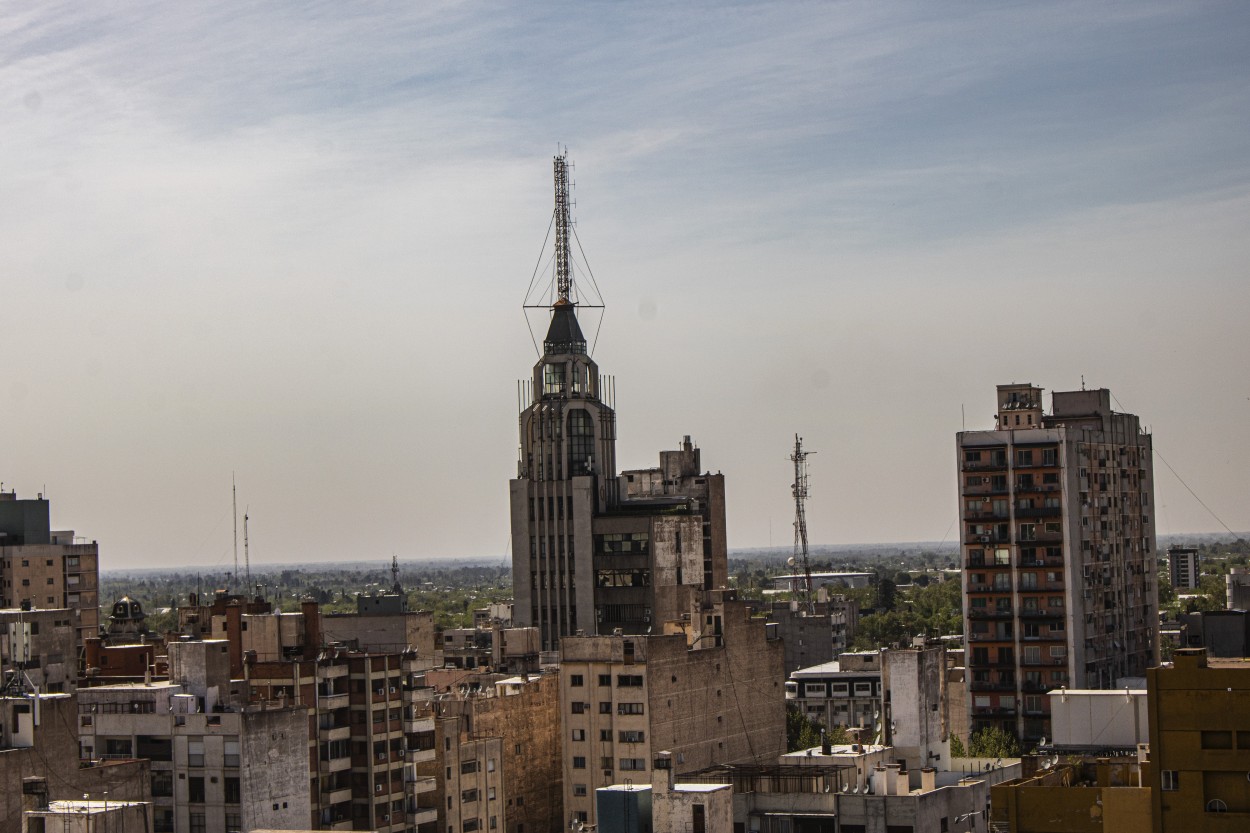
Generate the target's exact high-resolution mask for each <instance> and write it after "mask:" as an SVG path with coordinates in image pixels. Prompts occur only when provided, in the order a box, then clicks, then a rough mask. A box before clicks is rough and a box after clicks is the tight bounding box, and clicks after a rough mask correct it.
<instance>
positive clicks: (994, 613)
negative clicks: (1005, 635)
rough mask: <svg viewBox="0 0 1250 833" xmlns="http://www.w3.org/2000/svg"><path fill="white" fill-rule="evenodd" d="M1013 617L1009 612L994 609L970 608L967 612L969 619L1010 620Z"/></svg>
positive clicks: (1011, 612)
mask: <svg viewBox="0 0 1250 833" xmlns="http://www.w3.org/2000/svg"><path fill="white" fill-rule="evenodd" d="M1013 615H1014V611H1011V610H998V609H996V608H975V607H974V608H971V609H970V610H969V611H968V618H969V619H1010V618H1011V617H1012V616H1013Z"/></svg>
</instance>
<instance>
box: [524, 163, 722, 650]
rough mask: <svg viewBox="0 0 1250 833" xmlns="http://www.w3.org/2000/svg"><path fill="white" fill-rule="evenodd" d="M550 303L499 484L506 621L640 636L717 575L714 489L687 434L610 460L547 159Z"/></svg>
mask: <svg viewBox="0 0 1250 833" xmlns="http://www.w3.org/2000/svg"><path fill="white" fill-rule="evenodd" d="M554 167H555V197H556V199H555V203H556V206H555V219H554V225H555V231H556V234H555V257H554V271H555V274H554V280H553V288H554V293H553V294H554V298H555V300H554V302H553V303H552V304H551V306H550V307H549V313H550V321H549V323H548V327H547V334H546V337H545V338H544V339H543V346H542V354H541V356H540V357H539V359H538V361H537V363H536V364H535V365H534V369H533V373H532V375H531V377H530V379H529V380H527V381H524V382H522V383H521V391H522V401H521V413H520V434H521V436H520V440H521V442H520V454H519V456H518V460H517V476H516V478H515V479H514V480H512V481H511V484H510V506H511V513H512V581H513V593H514V604H515V608H514V620H515V622H516V624H517V626H518V627H525V626H533V627H537V628H539V630H540V632H541V645H542V649H543V650H545V651H552V650H555V649H556V648H557V645H558V643H559V638H560V637H561V636H565V635H570V634H576V633H578V632H581V633H583V634H587V635H593V634H597V633H609V634H610V633H613V632H615V631H618V630H619V631H620V632H622V633H626V634H641V633H647V632H648V631H649V630H650V629H651V627H652V625H653V623H658V622H663V621H665V619H667V618H676V617H679V616H680V615H681V613H682V612H683V611H689V610H690V605H691V594H693V593H696V592H701V591H704V590H711V589H713V588H717V587H722V586H724V585H725V584H726V583H727V580H728V568H727V562H726V551H727V550H726V543H725V486H724V477H723V476H722V475H720V474H709V473H705V472H702V471H701V458H700V452H699V449H698V448H696V447H695V445H694V443H692V442H691V441H690V438H689V437H688V436H687V437H685V438H684V439H683V441H682V444H681V448H679V449H677V450H675V451H665V452H661V454H660V466H659V467H658V468H653V469H642V470H636V471H626V472H621V473H619V474H618V472H617V470H616V412H615V410H614V409H613V401H612V400H613V396H612V391H613V380H612V379H611V378H610V377H604V376H601V375H600V373H599V367H598V365H597V364H595V361H594V360H593V359H592V358H591V357H590V355H589V353H588V351H587V343H586V337H585V335H583V333H582V329H581V325H580V324H579V322H578V308H579V303H578V300H577V297H578V296H577V290H576V286H575V282H574V275H573V263H572V255H571V249H570V238H571V235H572V223H571V221H570V218H569V195H568V167H567V160H566V159H565V157H564V156H557V157H555V162H554Z"/></svg>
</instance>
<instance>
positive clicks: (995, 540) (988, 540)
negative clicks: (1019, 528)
mask: <svg viewBox="0 0 1250 833" xmlns="http://www.w3.org/2000/svg"><path fill="white" fill-rule="evenodd" d="M964 543H965V544H1008V543H1011V536H1010V535H999V534H997V533H993V532H991V533H989V534H984V533H982V534H976V535H974V534H972V533H968V534H966V535H964Z"/></svg>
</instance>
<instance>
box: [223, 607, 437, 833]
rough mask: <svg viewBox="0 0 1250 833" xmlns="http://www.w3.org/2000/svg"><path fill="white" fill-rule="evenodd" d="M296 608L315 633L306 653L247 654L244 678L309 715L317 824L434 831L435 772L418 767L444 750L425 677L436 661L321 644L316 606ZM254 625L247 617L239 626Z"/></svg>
mask: <svg viewBox="0 0 1250 833" xmlns="http://www.w3.org/2000/svg"><path fill="white" fill-rule="evenodd" d="M291 615H292V616H299V617H301V618H302V619H303V622H302V624H301V625H300V626H299V628H300V629H301V630H302V631H303V633H304V639H306V640H308V641H307V642H305V644H304V646H302V647H303V648H304V650H306V651H307V655H306V656H300V655H296V654H295V653H294V648H293V647H292V646H288V649H289V650H288V656H289V658H279V659H272V660H261V659H259V658H255V657H254V656H253V655H252V654H251V653H250V652H248V653H247V654H246V660H247V661H246V663H245V666H244V677H245V682H246V684H247V686H248V691H247V696H248V699H249V700H250V701H251V702H254V703H279V704H289V705H293V706H295V707H297V708H300V709H301V710H302V712H303V714H305V715H306V721H307V724H308V725H307V738H308V740H307V743H306V750H305V753H304V766H305V790H306V792H308V791H309V786H310V785H311V795H310V796H309V808H310V818H311V824H312V825H313V826H320V827H321V828H322V829H329V830H360V829H368V830H376V831H378V833H418V832H419V833H432V831H433V830H435V829H436V827H435V822H436V820H437V808H435V807H433V806H432V805H431V804H430V803H429V802H428V800H427V799H426V797H427V794H429V793H432V792H433V790H434V789H435V780H434V778H433V777H432V776H431V775H429V774H428V773H424V772H422V771H421V767H422V766H423V765H426V764H429V763H431V762H433V761H434V760H435V758H436V757H437V754H436V751H435V746H436V744H435V726H434V702H433V701H434V691H433V689H431V688H430V687H429V686H427V685H426V684H425V680H424V672H425V671H426V670H427V669H429V668H430V667H431V666H432V665H433V660H432V659H430V658H421V657H419V656H418V655H417V653H416V651H415V650H412V651H406V652H403V653H360V652H355V651H350V650H347V649H345V648H341V647H337V646H324V647H322V646H320V639H319V636H318V634H319V633H320V624H319V621H320V614H319V612H318V611H317V609H316V605H315V604H311V603H309V604H306V605H305V606H304V610H303V611H302V612H301V613H300V614H291ZM256 618H258V619H268V618H272V614H270V615H269V616H259V617H256ZM250 623H251V617H246V616H245V617H243V619H242V620H241V622H240V627H241V626H242V625H244V624H249V625H250ZM252 631H253V628H251V627H249V628H248V630H247V631H246V632H248V633H250V632H252ZM243 632H244V631H242V630H240V631H239V633H243ZM313 646H318V647H313ZM304 823H305V824H308V823H310V822H309V819H308V818H306V819H305V821H304Z"/></svg>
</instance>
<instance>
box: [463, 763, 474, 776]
mask: <svg viewBox="0 0 1250 833" xmlns="http://www.w3.org/2000/svg"><path fill="white" fill-rule="evenodd" d="M477 770H478V766H477V761H465V762H464V763H462V764H461V765H460V774H461V775H472V774H473V773H475V772H477Z"/></svg>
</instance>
